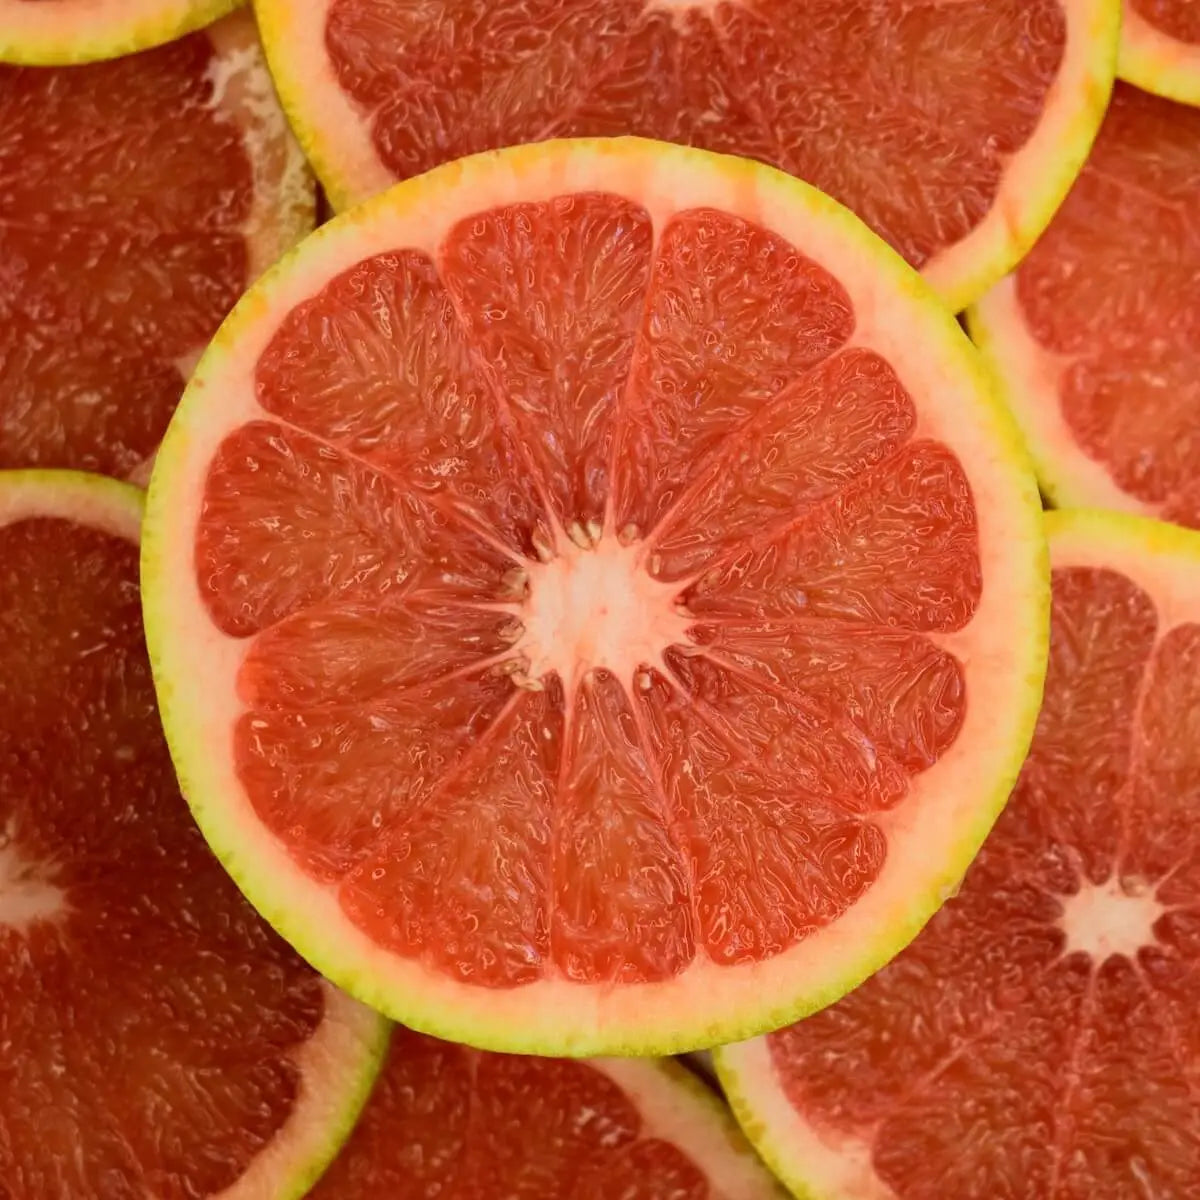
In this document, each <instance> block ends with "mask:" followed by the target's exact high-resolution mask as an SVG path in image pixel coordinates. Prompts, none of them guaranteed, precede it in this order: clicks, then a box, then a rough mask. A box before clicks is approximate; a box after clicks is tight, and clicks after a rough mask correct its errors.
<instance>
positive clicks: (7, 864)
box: [0, 821, 67, 933]
mask: <svg viewBox="0 0 1200 1200" xmlns="http://www.w3.org/2000/svg"><path fill="white" fill-rule="evenodd" d="M16 832H17V831H16V828H15V826H14V823H13V822H12V821H9V823H8V825H7V826H6V827H5V828H4V829H2V830H0V926H7V927H8V928H10V929H16V930H17V931H18V932H19V933H20V932H25V931H27V930H28V929H29V928H30V927H31V926H32V925H33V924H34V923H35V922H37V921H49V920H53V919H54V918H55V917H59V916H61V915H62V914H63V913H64V912H65V911H66V908H67V894H66V892H64V891H63V889H62V888H60V887H59V886H58V885H57V884H56V883H55V882H54V877H55V873H56V872H55V870H54V865H53V864H52V863H44V862H35V861H33V860H31V859H30V858H28V857H27V856H25V855H23V854H22V853H21V851H20V849H19V847H18V846H17V842H16Z"/></svg>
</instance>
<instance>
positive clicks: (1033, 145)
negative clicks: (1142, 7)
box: [255, 0, 1121, 312]
mask: <svg viewBox="0 0 1200 1200" xmlns="http://www.w3.org/2000/svg"><path fill="white" fill-rule="evenodd" d="M327 8H328V3H327V2H322V3H318V4H315V5H313V7H312V8H309V9H302V8H300V7H298V6H296V5H294V4H292V3H290V2H289V0H258V3H257V4H256V5H255V11H256V13H257V16H258V22H259V28H260V30H261V33H262V38H263V45H264V47H265V49H266V53H267V61H268V62H269V63H270V66H271V73H272V75H273V76H274V77H275V85H276V87H277V89H278V91H279V96H280V101H281V103H282V104H283V108H284V111H285V112H286V113H287V115H288V119H289V120H290V121H291V123H292V128H293V129H294V130H295V133H296V136H297V138H298V139H299V141H300V144H301V145H302V146H303V147H304V152H305V154H306V155H307V156H308V160H309V162H310V163H311V164H312V166H313V169H314V170H315V171H316V174H317V177H318V178H319V179H320V180H321V183H322V186H323V187H324V189H325V192H326V195H328V197H329V200H330V203H331V204H332V205H333V207H334V209H335V210H337V211H341V210H343V209H346V208H350V207H352V206H353V205H355V204H357V203H359V202H361V201H362V200H364V199H366V198H368V197H369V196H372V195H375V194H377V193H378V192H381V191H383V190H384V189H386V188H387V187H389V186H390V185H391V184H392V183H393V182H394V178H395V177H394V176H393V174H392V173H391V171H390V170H388V168H387V167H385V166H384V165H383V163H382V162H381V161H380V160H379V157H378V155H377V153H376V151H375V148H374V145H373V144H372V141H371V133H370V128H369V126H368V124H367V122H366V121H364V119H363V116H362V113H361V111H360V110H359V109H358V108H357V107H356V106H355V104H354V101H353V100H351V98H350V97H349V96H348V95H347V94H346V93H345V92H343V91H342V89H341V87H340V86H339V84H338V81H337V78H336V76H335V74H334V71H333V67H332V65H331V64H330V61H329V58H328V54H327V52H326V48H325V39H324V29H325V25H324V20H323V17H324V12H325V10H326V9H327ZM1064 8H1065V10H1066V17H1067V27H1068V34H1067V45H1066V50H1065V52H1064V59H1063V64H1062V67H1061V69H1060V72H1059V76H1058V78H1057V80H1056V81H1055V84H1054V86H1053V88H1052V89H1051V92H1050V96H1049V98H1048V100H1047V105H1046V109H1045V111H1044V112H1043V114H1042V118H1041V120H1040V121H1039V123H1038V125H1037V127H1036V128H1035V130H1034V132H1033V133H1032V135H1031V136H1030V138H1029V140H1028V141H1027V142H1026V144H1025V145H1024V146H1023V147H1022V148H1021V149H1020V150H1019V151H1018V152H1017V153H1016V154H1014V155H1013V156H1012V158H1011V159H1010V161H1009V164H1008V168H1007V170H1006V172H1005V175H1004V179H1003V182H1002V183H1001V185H1000V189H999V191H998V193H997V195H996V199H995V203H994V205H993V207H992V209H991V210H990V211H989V213H988V215H987V216H986V217H985V218H984V220H983V221H982V222H981V223H980V224H979V225H978V226H977V227H976V228H975V229H974V230H972V231H971V232H970V233H969V234H968V235H967V236H966V237H964V238H963V239H962V240H961V241H959V242H957V243H955V244H954V245H952V246H950V247H947V248H946V249H944V250H942V251H940V252H939V253H938V254H937V255H935V257H934V258H933V260H932V261H931V262H930V263H929V264H928V265H927V267H926V268H925V275H926V278H927V279H928V281H929V282H930V283H931V284H932V285H933V287H934V288H935V290H936V291H937V292H938V293H939V294H940V295H941V297H942V300H943V302H944V303H945V304H947V305H948V306H949V307H950V308H951V309H952V310H953V311H955V312H957V311H959V310H960V309H962V308H965V307H966V306H967V305H968V304H970V303H971V302H972V301H973V300H975V299H976V298H977V297H978V296H980V295H981V294H982V293H983V292H984V291H986V290H987V288H989V287H990V286H991V285H992V284H993V283H995V282H996V281H997V280H998V279H1000V278H1002V277H1003V276H1004V274H1005V273H1006V272H1008V271H1010V270H1012V268H1013V267H1014V266H1015V265H1016V264H1017V263H1018V262H1019V261H1020V260H1021V258H1023V257H1024V255H1025V254H1026V253H1027V252H1028V250H1029V248H1030V247H1031V246H1032V245H1033V243H1034V241H1036V240H1037V238H1038V237H1039V236H1040V235H1041V233H1042V231H1043V230H1044V229H1045V228H1046V226H1047V225H1048V224H1049V222H1050V219H1051V218H1052V217H1053V215H1054V213H1055V212H1056V211H1057V209H1058V206H1059V205H1060V204H1061V203H1062V201H1063V199H1064V198H1065V197H1066V194H1067V191H1068V190H1069V188H1070V186H1071V184H1072V182H1073V181H1074V179H1075V177H1076V175H1078V174H1079V171H1080V169H1081V168H1082V166H1083V163H1084V161H1085V160H1086V158H1087V155H1088V151H1089V150H1090V149H1091V145H1092V142H1093V141H1094V139H1095V137H1096V134H1097V132H1098V131H1099V128H1100V123H1101V121H1102V120H1103V117H1104V111H1105V109H1106V107H1107V105H1108V98H1109V95H1110V94H1111V92H1112V84H1113V78H1114V74H1115V70H1116V60H1117V43H1118V36H1119V31H1120V22H1121V6H1120V3H1119V0H1064Z"/></svg>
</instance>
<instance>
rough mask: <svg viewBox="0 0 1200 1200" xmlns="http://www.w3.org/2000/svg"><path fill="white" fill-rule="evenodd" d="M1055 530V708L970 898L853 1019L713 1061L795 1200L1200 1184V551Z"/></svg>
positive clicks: (1185, 540)
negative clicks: (798, 1198) (1199, 1095)
mask: <svg viewBox="0 0 1200 1200" xmlns="http://www.w3.org/2000/svg"><path fill="white" fill-rule="evenodd" d="M1047 523H1048V526H1049V530H1050V535H1051V536H1050V557H1051V564H1052V567H1053V575H1052V579H1053V606H1052V626H1051V635H1050V669H1049V672H1048V674H1047V677H1046V696H1045V703H1044V706H1043V709H1042V715H1041V718H1040V721H1039V724H1038V730H1037V734H1036V735H1035V737H1034V741H1033V747H1032V749H1031V751H1030V755H1029V759H1028V761H1027V762H1026V764H1025V768H1024V771H1023V772H1022V775H1021V779H1020V782H1019V783H1018V785H1017V788H1016V790H1015V792H1014V795H1013V799H1012V800H1011V801H1010V802H1009V805H1008V808H1007V809H1006V810H1005V812H1004V814H1003V816H1002V817H1001V818H1000V821H999V822H998V824H997V826H996V829H995V831H994V832H993V833H992V835H991V837H990V838H989V839H988V841H987V843H986V844H985V846H984V848H983V850H982V852H981V853H980V855H979V857H978V858H977V859H976V860H975V862H974V864H973V865H972V866H971V869H970V871H969V872H968V874H967V877H966V880H965V882H964V883H963V886H962V889H961V891H960V892H959V894H958V896H957V897H956V898H955V899H954V900H952V901H950V902H949V903H948V904H946V906H945V907H944V908H943V909H942V910H941V912H939V913H938V914H937V916H936V917H934V919H933V921H932V922H930V924H929V926H928V928H927V929H926V930H925V931H924V932H923V933H922V934H921V935H920V936H919V937H918V938H917V939H916V941H915V942H913V944H912V945H911V946H910V947H909V948H908V949H907V950H905V951H904V953H902V954H901V955H899V956H898V957H897V958H896V959H894V960H893V961H892V962H891V963H890V964H889V965H888V966H887V967H885V968H884V969H883V970H882V971H880V972H879V973H878V974H877V975H875V976H873V977H872V978H871V979H869V980H868V981H867V982H866V983H865V984H863V986H862V987H861V988H859V989H858V990H857V991H855V992H853V993H852V994H851V995H849V996H848V997H846V998H845V999H844V1000H842V1001H841V1002H840V1003H838V1004H836V1005H834V1006H833V1007H831V1008H828V1009H826V1010H825V1011H824V1012H822V1013H819V1014H817V1015H816V1016H814V1017H811V1018H809V1019H808V1020H807V1021H802V1022H800V1023H799V1024H798V1025H795V1026H793V1027H791V1028H789V1029H785V1030H780V1031H779V1032H777V1033H773V1034H771V1035H770V1036H768V1037H766V1038H760V1039H756V1040H754V1041H750V1042H746V1043H742V1044H740V1045H736V1046H730V1047H727V1048H725V1049H723V1050H720V1051H718V1052H717V1054H716V1060H717V1067H718V1071H719V1073H720V1075H721V1078H722V1081H723V1082H724V1084H725V1086H726V1091H727V1093H728V1095H729V1096H730V1098H731V1100H732V1101H733V1104H734V1108H735V1111H737V1112H738V1114H739V1115H740V1116H741V1118H742V1120H743V1123H744V1124H745V1127H746V1128H747V1130H749V1131H750V1133H751V1135H752V1137H753V1138H754V1140H755V1141H756V1142H757V1143H758V1146H759V1149H760V1150H761V1151H762V1153H763V1154H764V1155H765V1156H766V1157H767V1158H768V1160H769V1161H770V1162H771V1163H772V1165H773V1166H774V1167H775V1168H776V1169H777V1171H778V1172H779V1173H780V1175H781V1176H782V1177H783V1178H784V1179H785V1180H787V1181H788V1182H789V1184H790V1185H791V1186H792V1187H793V1188H794V1189H795V1190H796V1192H797V1194H798V1195H805V1196H807V1195H813V1196H822V1197H827V1198H828V1200H909V1198H916V1197H921V1198H922V1200H923V1198H924V1197H927V1196H934V1195H942V1196H954V1197H955V1198H956V1200H993V1198H994V1197H997V1196H1014V1197H1015V1196H1053V1197H1062V1198H1063V1200H1075V1198H1079V1200H1083V1198H1084V1197H1088V1198H1093V1197H1102V1196H1103V1197H1109V1196H1111V1197H1118V1196H1120V1197H1125V1196H1129V1197H1132V1196H1147V1197H1148V1196H1162V1197H1166V1196H1180V1197H1182V1196H1188V1195H1191V1194H1192V1193H1193V1191H1194V1190H1195V1183H1196V1180H1197V1179H1200V1108H1198V1107H1197V1105H1196V1100H1195V1096H1196V1087H1197V1084H1198V1082H1200V1074H1198V1071H1197V1063H1198V1062H1200V1015H1198V1010H1197V1007H1196V1003H1195V996H1196V985H1197V979H1198V977H1200V976H1198V972H1200V938H1198V937H1197V930H1198V929H1200V831H1198V829H1197V825H1196V820H1195V815H1196V806H1197V803H1198V802H1200V535H1197V534H1195V533H1193V532H1191V531H1185V530H1181V529H1178V528H1176V527H1174V526H1170V525H1165V524H1162V523H1159V522H1154V521H1148V520H1145V519H1143V518H1137V517H1129V516H1125V515H1120V514H1111V513H1100V512H1088V511H1077V512H1063V513H1052V514H1050V515H1049V516H1048V517H1047Z"/></svg>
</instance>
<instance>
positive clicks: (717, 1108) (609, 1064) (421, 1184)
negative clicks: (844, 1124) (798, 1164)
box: [308, 1026, 783, 1200]
mask: <svg viewBox="0 0 1200 1200" xmlns="http://www.w3.org/2000/svg"><path fill="white" fill-rule="evenodd" d="M380 1196H386V1197H388V1200H423V1198H424V1197H427V1196H437V1197H439V1198H440V1200H492V1198H493V1197H494V1198H495V1200H509V1197H513V1196H520V1197H522V1198H523V1200H562V1198H563V1197H568V1196H569V1197H576V1198H578V1200H606V1198H610V1197H628V1198H630V1200H633V1198H635V1197H645V1198H646V1200H661V1198H664V1197H673V1198H675V1197H677V1198H678V1200H782V1197H783V1192H782V1190H781V1189H780V1188H779V1186H778V1184H777V1183H776V1182H775V1180H774V1179H773V1178H772V1176H771V1175H770V1173H769V1172H768V1171H767V1169H766V1167H764V1166H763V1164H762V1162H761V1161H760V1160H759V1159H758V1158H757V1157H756V1156H755V1154H754V1152H753V1150H751V1148H750V1145H749V1143H748V1142H747V1141H746V1140H745V1139H744V1138H743V1137H742V1135H741V1132H740V1131H739V1129H738V1127H737V1124H736V1123H735V1122H734V1120H733V1117H732V1116H731V1115H730V1113H729V1110H728V1109H727V1108H726V1107H725V1105H724V1104H722V1103H721V1101H720V1100H719V1099H718V1098H717V1097H716V1095H714V1093H713V1092H712V1091H711V1090H710V1089H709V1088H708V1087H706V1086H705V1085H704V1084H702V1083H701V1082H700V1081H699V1080H697V1079H696V1078H695V1076H693V1075H692V1074H691V1073H690V1072H688V1071H687V1070H685V1069H684V1068H683V1067H681V1066H679V1065H678V1064H676V1063H674V1062H672V1061H671V1060H670V1059H665V1060H661V1061H656V1060H653V1059H644V1058H621V1059H615V1058H613V1059H601V1058H597V1059H588V1060H584V1061H577V1060H574V1059H554V1058H536V1057H525V1056H523V1055H517V1054H489V1053H488V1052H486V1051H483V1052H481V1051H478V1050H468V1049H466V1048H464V1047H462V1046H456V1045H453V1044H451V1043H449V1042H439V1041H436V1040H434V1039H433V1038H430V1037H426V1036H424V1035H423V1034H420V1033H414V1032H412V1031H411V1030H407V1029H405V1028H403V1027H402V1026H397V1027H396V1030H395V1032H394V1033H393V1035H392V1047H391V1051H390V1054H389V1056H388V1059H387V1062H386V1063H385V1065H384V1068H383V1072H382V1073H381V1075H380V1077H379V1082H378V1083H377V1084H376V1085H375V1091H374V1092H373V1093H372V1096H371V1099H370V1101H369V1102H368V1104H367V1107H366V1108H365V1110H364V1111H363V1115H362V1118H361V1119H360V1121H359V1122H358V1125H357V1126H356V1127H355V1130H354V1133H353V1134H352V1135H351V1137H350V1140H349V1141H348V1142H347V1143H346V1146H345V1148H344V1149H343V1150H342V1152H341V1154H340V1155H339V1156H338V1158H337V1160H336V1161H335V1162H334V1164H333V1166H332V1167H330V1168H329V1170H328V1172H327V1173H326V1174H325V1175H324V1177H323V1178H322V1179H321V1182H320V1183H319V1184H318V1185H317V1187H316V1189H315V1190H314V1191H313V1192H312V1193H311V1194H310V1196H309V1198H308V1200H377V1198H378V1197H380Z"/></svg>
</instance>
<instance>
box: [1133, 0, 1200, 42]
mask: <svg viewBox="0 0 1200 1200" xmlns="http://www.w3.org/2000/svg"><path fill="white" fill-rule="evenodd" d="M1126 3H1128V4H1129V5H1130V7H1131V8H1133V10H1134V11H1135V12H1136V13H1137V14H1138V16H1140V17H1142V18H1144V19H1145V20H1146V21H1148V22H1149V23H1150V24H1151V25H1153V26H1154V27H1155V28H1156V29H1161V30H1162V31H1163V33H1165V34H1166V35H1167V36H1168V37H1173V38H1176V39H1178V40H1179V41H1181V42H1200V9H1198V8H1197V7H1196V5H1195V3H1194V0H1126Z"/></svg>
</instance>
